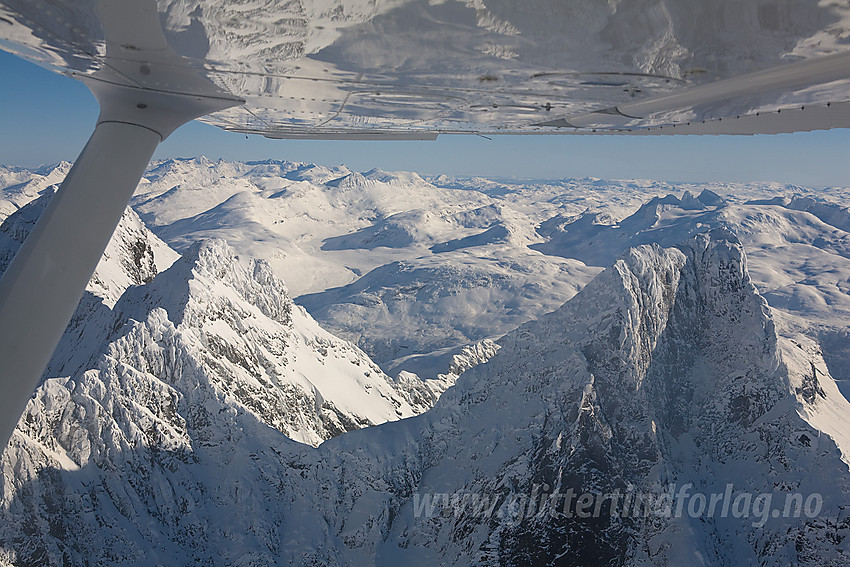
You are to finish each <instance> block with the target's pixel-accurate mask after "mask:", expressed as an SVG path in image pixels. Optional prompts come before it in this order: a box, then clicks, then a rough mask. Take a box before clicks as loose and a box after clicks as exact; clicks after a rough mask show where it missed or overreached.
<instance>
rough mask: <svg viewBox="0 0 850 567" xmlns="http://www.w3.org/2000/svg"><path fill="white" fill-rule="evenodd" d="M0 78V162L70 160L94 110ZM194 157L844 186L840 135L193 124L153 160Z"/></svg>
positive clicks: (76, 88) (53, 79)
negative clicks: (339, 134) (249, 128)
mask: <svg viewBox="0 0 850 567" xmlns="http://www.w3.org/2000/svg"><path fill="white" fill-rule="evenodd" d="M0 77H2V83H1V84H2V88H0V163H3V164H6V165H21V166H28V167H29V166H35V165H39V164H49V163H55V162H57V161H59V160H63V159H64V160H69V161H72V160H73V159H75V158H76V156H77V154H78V153H79V152H80V150H81V149H82V147H83V146H84V145H85V142H86V140H87V138H88V136H89V134H90V133H91V131H92V129H93V128H94V123H95V119H96V117H97V103H96V102H95V100H94V98H93V97H92V95H91V94H90V93H89V92H88V90H87V89H86V87H85V86H84V85H82V84H81V83H79V82H77V81H75V80H73V79H69V78H67V77H63V76H61V75H57V74H55V73H52V72H49V71H46V70H44V69H42V68H40V67H38V66H36V65H33V64H31V63H28V62H26V61H23V60H21V59H19V58H17V57H15V56H13V55H10V54H8V53H6V52H3V51H0ZM199 155H205V156H207V157H210V158H219V157H222V158H225V159H231V160H260V159H269V158H271V159H282V160H291V161H305V162H312V163H319V164H323V165H338V164H345V165H347V166H348V167H349V168H351V169H354V170H360V171H365V170H367V169H371V168H373V167H380V168H382V169H386V170H406V171H417V172H419V173H426V174H438V173H446V174H449V175H481V176H493V177H517V178H523V179H544V178H545V179H555V178H562V177H588V176H592V177H601V178H608V179H624V178H643V179H660V180H668V181H778V182H782V183H794V184H798V185H807V186H823V185H840V186H850V130H847V129H836V130H830V131H826V132H812V133H798V134H781V135H777V136H752V137H751V136H746V137H735V136H677V137H670V138H661V137H659V138H637V137H635V138H630V137H617V136H600V137H589V136H581V137H578V136H576V137H573V136H500V137H495V138H493V139H492V140H487V139H484V138H482V137H478V136H441V137H440V138H438V139H437V140H436V141H433V142H350V141H349V142H342V141H339V142H337V141H333V142H328V141H304V140H267V139H265V138H262V137H260V136H249V137H248V138H246V137H245V136H244V135H239V134H233V133H228V132H224V131H221V130H219V129H217V128H214V127H211V126H206V125H204V124H200V123H197V122H193V123H190V124H188V125H186V126H183V127H182V128H180V129H179V130H178V131H177V132H175V133H174V134H173V135H172V136H171V137H170V138H169V139H168V140H166V141H165V142H164V143H163V144H162V145H161V146H160V148H159V150H158V151H157V153H156V155H155V157H156V158H165V157H191V156H199Z"/></svg>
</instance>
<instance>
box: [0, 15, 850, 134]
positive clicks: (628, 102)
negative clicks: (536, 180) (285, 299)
mask: <svg viewBox="0 0 850 567" xmlns="http://www.w3.org/2000/svg"><path fill="white" fill-rule="evenodd" d="M116 5H117V6H119V7H120V9H118V10H116V8H115V6H116ZM125 20H126V21H125ZM137 20H147V21H151V22H154V25H155V26H156V27H158V28H159V29H158V30H156V33H153V34H151V33H149V34H146V35H145V34H140V33H134V32H133V31H132V30H133V29H134V22H135V21H137ZM122 22H123V25H124V28H126V29H125V33H123V34H122V35H121V40H120V41H111V36H114V35H115V34H114V31H113V32H110V33H107V32H106V31H104V30H106V29H110V30H114V29H115V28H116V27H118V28H121V25H122ZM128 22H129V23H128ZM848 22H850V6H848V3H847V2H831V3H824V2H821V3H816V2H811V1H808V0H784V1H765V0H714V1H700V2H697V1H694V0H676V1H670V0H625V1H622V2H611V3H588V2H586V1H583V0H566V1H565V0H529V1H525V2H511V1H507V0H463V1H456V0H443V1H439V0H394V1H377V2H376V1H366V0H339V1H336V2H329V1H325V0H312V1H311V0H293V1H290V2H276V1H273V0H246V1H244V2H239V3H233V2H225V1H223V0H159V1H156V0H137V1H135V2H129V1H127V0H122V1H116V2H107V1H106V0H102V1H101V0H82V1H77V2H71V1H70V0H0V47H2V48H3V49H6V50H8V51H11V52H13V53H16V54H18V55H20V56H22V57H25V58H27V59H30V60H32V61H35V62H36V63H39V64H41V65H43V66H46V67H49V68H52V69H54V70H56V71H59V72H62V73H67V74H71V75H74V76H76V77H78V78H83V79H85V80H88V81H105V82H111V83H118V84H122V85H128V86H133V87H138V88H143V89H153V90H163V91H168V92H179V93H184V94H198V95H200V96H209V95H210V94H211V93H218V94H224V95H225V96H229V97H238V98H240V99H243V100H244V101H245V104H244V105H242V106H240V107H235V108H230V109H227V110H224V111H221V112H218V113H215V114H212V115H209V116H207V117H205V118H203V119H202V120H203V121H204V122H208V123H210V124H213V125H215V126H218V127H221V128H224V129H226V130H231V131H235V132H243V133H251V134H261V135H265V136H269V137H273V138H344V139H381V138H389V139H429V138H433V137H434V136H435V135H437V134H440V133H476V134H565V133H567V134H594V133H595V134H600V133H613V134H649V135H654V134H754V133H778V132H792V131H798V130H813V129H824V128H831V127H841V126H850V111H849V110H848V106H847V105H848V103H850V83H848V81H850V46H848V42H847V38H848V36H850V24H848ZM131 24H133V25H131ZM142 29H148V28H144V26H143V27H142ZM151 37H153V39H151Z"/></svg>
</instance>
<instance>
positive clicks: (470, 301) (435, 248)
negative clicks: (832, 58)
mask: <svg viewBox="0 0 850 567" xmlns="http://www.w3.org/2000/svg"><path fill="white" fill-rule="evenodd" d="M67 170H68V164H60V165H59V166H57V167H55V168H50V167H47V168H41V169H38V170H25V169H21V168H9V167H5V168H4V167H0V190H2V191H0V270H2V269H4V268H5V265H6V264H7V263H8V261H9V260H10V258H11V257H12V256H13V254H14V253H15V251H16V250H17V248H18V246H20V242H22V241H23V239H24V238H25V236H26V234H27V233H28V231H29V230H30V229H31V227H32V225H33V223H34V221H35V219H36V218H37V217H38V215H39V214H40V211H41V210H43V208H44V206H45V205H46V203H47V201H48V200H49V199H50V197H51V196H52V194H53V188H54V186H55V184H57V183H59V182H61V179H62V177H63V176H64V174H65V173H66V172H67ZM847 197H848V190H846V189H843V188H830V189H818V190H813V189H806V188H801V187H790V186H782V185H778V184H762V185H757V184H750V185H718V184H707V185H696V184H669V183H660V182H652V181H613V182H612V181H604V180H598V179H566V180H558V181H529V182H517V181H505V180H488V179H479V178H475V179H454V178H447V177H444V176H440V177H434V178H428V179H425V178H422V177H420V176H418V175H416V174H412V173H388V172H383V171H379V170H373V171H369V172H365V173H358V172H351V171H348V170H347V169H345V168H342V167H340V168H326V167H322V166H316V165H309V164H296V163H289V162H261V163H229V162H211V161H209V160H205V159H203V158H199V159H193V160H167V161H163V162H159V163H155V164H154V165H153V166H152V167H151V168H150V170H149V172H148V173H147V174H146V176H145V178H144V180H143V182H142V183H141V185H140V187H139V190H138V191H137V194H136V196H135V198H134V201H133V203H132V208H130V209H128V211H127V212H126V213H125V215H124V218H123V219H122V221H121V224H120V226H119V228H118V230H117V231H116V234H115V236H114V237H113V239H112V241H111V242H110V244H109V247H108V249H107V253H106V254H105V255H104V258H103V259H102V261H101V263H100V264H99V265H98V268H97V270H96V272H95V276H94V277H93V278H92V281H91V282H90V284H89V286H88V288H87V291H86V295H85V297H84V298H83V301H82V302H81V304H80V307H79V308H78V310H77V313H76V314H75V317H74V319H73V320H72V322H71V324H70V325H69V327H68V329H67V330H66V333H65V335H64V336H63V339H62V342H61V343H60V346H59V348H58V349H57V352H56V354H55V355H54V358H53V360H52V361H51V363H50V366H49V367H48V370H47V372H46V373H45V377H44V380H43V382H42V385H41V386H40V387H39V389H38V390H37V391H36V392H35V394H34V396H33V398H32V400H31V401H30V404H29V405H28V407H27V410H26V412H25V414H24V416H23V417H22V418H21V421H20V423H19V424H18V427H17V429H16V432H15V434H14V436H13V438H12V441H11V442H10V444H9V446H8V447H7V448H6V450H5V451H4V453H3V455H2V460H0V467H2V477H0V516H1V517H2V521H0V563H8V564H12V565H43V564H51V565H52V564H63V563H70V564H84V563H89V564H94V565H151V564H157V563H162V564H174V563H179V564H193V563H199V564H215V565H289V564H297V565H397V564H405V565H433V564H438V563H442V564H446V565H469V564H488V565H489V564H493V565H495V564H523V565H524V564H541V565H546V564H559V565H561V564H563V565H586V564H588V563H593V562H596V563H604V564H609V565H627V566H645V565H647V566H648V565H670V566H673V565H682V564H688V565H740V564H747V565H749V564H753V565H792V564H796V565H835V566H839V565H845V564H847V562H848V559H850V558H848V555H850V545H849V544H848V542H850V539H848V537H847V536H848V535H850V533H848V530H850V521H848V519H847V516H846V514H845V512H844V511H843V510H844V509H845V508H846V506H847V505H848V504H850V501H848V492H849V491H850V468H848V463H850V403H848V401H847V400H846V399H845V395H847V394H850V370H848V369H850V330H849V329H848V321H850V209H848V208H847V203H848V199H847ZM284 282H286V283H284ZM841 388H844V394H845V395H842V392H841ZM380 424H382V425H380ZM672 485H675V486H677V487H682V486H685V485H688V486H689V487H690V488H689V490H690V492H691V493H700V494H716V493H717V494H719V493H723V492H724V491H725V490H726V489H727V487H728V486H729V485H732V486H733V487H734V493H735V495H741V494H750V495H760V494H771V495H773V499H774V502H775V503H781V502H783V501H784V499H785V498H786V497H787V496H788V495H789V494H801V495H805V496H810V495H813V494H817V495H819V496H820V498H821V506H820V509H819V510H818V513H817V514H814V515H812V516H811V517H810V516H809V515H805V514H803V515H799V514H798V517H784V516H782V515H781V514H779V515H767V516H765V517H764V519H763V521H758V520H759V518H754V517H753V516H752V515H747V516H740V515H737V516H736V515H734V514H733V515H727V516H725V517H720V515H713V516H705V515H703V516H700V515H696V516H691V515H688V514H684V515H680V516H678V517H669V516H650V517H643V516H638V517H634V516H616V515H611V514H602V515H599V516H598V517H594V518H591V519H587V518H580V517H577V516H576V515H572V514H564V513H557V512H558V510H554V509H553V506H555V504H553V503H555V502H557V500H553V499H552V498H548V499H546V498H544V499H542V500H539V495H540V493H541V491H542V492H545V493H546V494H548V495H551V494H555V495H558V494H565V493H566V492H567V491H568V490H572V491H574V492H575V493H577V494H579V493H592V494H612V493H627V492H632V491H638V492H641V493H649V494H653V493H655V494H657V493H659V492H661V491H662V490H663V489H664V487H668V486H672ZM543 487H546V488H543ZM464 494H466V495H476V498H479V497H486V498H488V499H489V500H488V501H491V502H493V503H494V507H493V508H492V509H491V510H490V511H489V512H487V513H484V512H482V511H481V510H478V511H477V512H476V511H475V510H473V509H471V508H470V509H465V508H458V507H457V506H456V505H449V506H446V507H445V509H437V510H436V513H433V514H429V513H423V510H425V511H426V512H427V507H426V508H423V505H422V502H423V500H422V499H423V498H430V497H431V496H433V495H447V496H446V497H447V498H449V496H448V495H454V496H453V497H457V496H458V495H464ZM529 500H534V501H535V502H539V503H540V508H539V510H538V509H537V508H535V513H533V514H532V513H530V512H529V513H525V512H524V510H526V506H525V504H527V503H528V501H529ZM446 502H448V500H447V501H446ZM456 502H457V500H456V499H455V503H456ZM518 502H520V503H525V504H522V505H521V506H520V507H517V506H518V505H517V503H518ZM691 502H693V500H692V501H691ZM506 503H512V504H511V505H507V504H506ZM776 505H777V506H780V504H776ZM528 510H531V508H528ZM431 511H432V512H433V511H434V510H433V509H432V510H431ZM538 511H540V513H537V512H538ZM561 512H563V510H561ZM754 514H755V512H754Z"/></svg>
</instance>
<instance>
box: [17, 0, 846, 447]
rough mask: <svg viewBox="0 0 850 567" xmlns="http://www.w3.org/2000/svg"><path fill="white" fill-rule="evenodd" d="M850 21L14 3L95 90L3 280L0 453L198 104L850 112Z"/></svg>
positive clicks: (685, 10)
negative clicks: (59, 176) (89, 120)
mask: <svg viewBox="0 0 850 567" xmlns="http://www.w3.org/2000/svg"><path fill="white" fill-rule="evenodd" d="M849 39H850V5H848V0H607V1H603V0H523V1H519V0H0V49H4V50H7V51H10V52H12V53H15V54H17V55H20V56H21V57H24V58H26V59H29V60H30V61H33V62H35V63H38V64H39V65H42V66H44V67H47V68H49V69H53V70H55V71H57V72H60V73H65V74H67V75H70V76H72V77H75V78H77V79H79V80H81V81H83V82H85V83H86V85H87V86H88V87H89V88H90V89H91V90H92V92H93V93H94V94H95V96H96V97H97V98H98V101H99V102H100V108H101V112H100V116H99V118H98V121H97V124H96V126H95V130H94V133H93V134H92V136H91V138H90V140H89V142H88V144H87V145H86V147H85V149H84V150H83V152H82V153H81V154H80V157H79V158H78V159H77V161H76V163H75V164H74V167H73V168H72V170H71V172H70V173H69V174H68V176H67V178H66V179H65V181H64V182H63V184H62V187H61V188H60V190H59V192H58V193H57V195H56V197H54V198H53V200H52V201H51V203H50V205H49V206H48V208H47V210H46V211H45V212H44V214H43V215H42V217H41V218H40V219H39V221H38V223H37V224H36V226H35V227H34V228H33V230H32V232H31V234H30V236H29V237H28V238H27V241H26V242H25V243H24V245H23V246H22V247H21V250H20V252H19V253H18V255H17V256H16V257H15V259H14V260H13V261H12V263H11V264H10V265H9V267H8V268H7V269H6V272H5V273H4V274H3V277H2V279H0V361H2V364H0V450H2V448H3V447H5V441H6V440H7V439H9V437H10V436H11V434H12V431H13V430H14V428H15V424H16V423H17V420H18V416H20V415H21V412H22V411H23V409H24V407H25V405H26V402H27V400H28V399H29V397H30V395H31V393H32V391H33V389H34V388H35V386H36V385H37V384H38V381H39V379H40V377H41V373H42V372H43V371H44V368H45V366H46V365H47V362H48V361H49V359H50V356H51V354H52V352H53V349H54V348H55V346H56V344H57V343H58V342H59V339H60V338H61V336H62V332H63V330H64V329H65V326H66V325H67V323H68V320H69V319H70V318H71V316H72V314H73V312H74V309H75V307H76V305H77V303H78V301H79V298H80V296H81V295H82V293H83V290H84V288H85V285H86V283H87V282H88V280H89V278H90V276H91V274H92V272H93V271H94V269H95V266H96V265H97V262H98V260H99V259H100V256H101V254H102V252H103V250H104V248H105V247H106V244H107V242H108V241H109V237H110V236H111V234H112V231H113V230H114V228H115V226H116V225H117V223H118V221H119V219H120V217H121V214H122V212H123V211H124V208H125V206H126V205H127V202H128V201H129V199H130V197H131V195H132V194H133V191H134V190H135V187H136V184H137V183H138V181H139V179H140V178H141V176H142V173H143V172H144V169H145V167H146V165H147V163H148V161H149V160H150V157H151V156H152V155H153V152H154V150H155V149H156V147H157V145H158V144H159V143H160V142H161V141H162V140H163V139H165V138H166V137H167V136H168V135H169V134H170V133H171V132H172V131H173V130H174V129H175V128H177V127H178V126H180V124H182V123H184V122H186V121H188V120H192V119H200V120H202V121H204V122H207V123H209V124H213V125H216V126H219V127H221V128H224V129H225V130H230V131H234V132H243V133H250V134H262V135H264V136H268V137H271V138H348V139H428V138H434V137H435V136H437V135H439V134H442V133H467V134H538V135H546V134H601V133H605V134H626V135H628V134H632V135H636V134H646V135H654V134H708V133H714V134H753V133H761V132H765V133H766V132H792V131H797V130H812V129H820V128H832V127H841V126H843V127H850V42H849V41H848V40H849ZM3 86H4V88H14V86H13V85H12V86H10V85H8V84H4V85H3Z"/></svg>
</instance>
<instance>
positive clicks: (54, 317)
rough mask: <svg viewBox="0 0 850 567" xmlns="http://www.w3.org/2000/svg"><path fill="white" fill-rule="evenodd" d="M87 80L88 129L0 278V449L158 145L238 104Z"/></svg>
mask: <svg viewBox="0 0 850 567" xmlns="http://www.w3.org/2000/svg"><path fill="white" fill-rule="evenodd" d="M86 82H87V84H88V86H89V88H91V90H92V92H94V94H95V96H96V97H97V98H98V101H99V102H100V107H101V113H100V118H99V119H98V123H97V126H96V127H95V130H94V133H93V134H92V136H91V138H90V139H89V141H88V143H87V144H86V146H85V148H84V149H83V151H82V153H81V154H80V156H79V158H77V161H76V163H75V164H74V167H73V168H72V169H71V171H70V173H68V176H67V177H66V178H65V181H64V182H63V183H62V185H61V187H60V188H59V191H58V192H57V193H56V195H55V196H54V197H53V199H52V200H51V202H50V204H49V205H48V207H47V209H46V210H45V211H44V213H43V214H42V215H41V218H39V220H38V222H37V223H36V225H35V227H34V228H33V230H32V232H31V233H30V235H29V237H28V238H27V240H26V241H25V242H24V244H23V246H21V249H20V251H19V252H18V254H17V256H15V258H14V260H13V261H12V263H11V264H10V265H9V267H8V269H7V270H6V272H5V274H3V277H2V279H0V454H2V450H3V449H5V447H6V445H7V443H8V440H9V439H10V437H11V435H12V432H13V431H14V428H15V425H16V424H17V422H18V419H19V417H20V415H21V413H22V412H23V410H24V408H25V407H26V404H27V401H28V400H29V398H30V397H31V396H32V392H33V390H34V389H35V388H36V387H37V386H38V384H39V381H40V379H41V375H42V373H43V372H44V369H45V367H46V366H47V363H48V362H49V361H50V357H51V355H52V354H53V351H54V349H55V348H56V345H57V344H58V343H59V340H60V339H61V338H62V333H63V331H64V330H65V327H66V326H67V325H68V321H70V319H71V317H72V315H73V314H74V310H75V309H76V307H77V304H78V303H79V301H80V298H81V297H82V294H83V291H84V290H85V287H86V284H87V283H88V281H89V278H91V275H92V273H93V272H94V269H95V268H96V267H97V263H98V261H99V260H100V257H101V255H102V254H103V251H104V249H105V248H106V245H107V243H108V242H109V239H110V238H111V236H112V233H113V232H114V231H115V227H116V226H117V225H118V221H119V220H121V215H122V214H123V212H124V209H125V208H126V206H127V203H128V202H129V200H130V197H131V196H132V195H133V192H134V191H135V189H136V185H137V184H138V183H139V180H140V179H141V177H142V174H143V173H144V171H145V168H146V167H147V164H148V162H149V161H150V158H151V156H152V155H153V152H154V150H155V149H156V147H157V146H158V145H159V143H160V142H161V141H162V140H164V139H165V138H166V137H167V136H168V135H169V134H170V133H171V132H172V131H173V130H174V129H176V128H177V127H179V126H180V125H181V124H184V123H185V122H188V121H189V120H192V119H193V118H196V117H198V116H201V115H204V114H209V113H210V112H214V111H216V110H221V109H223V108H227V107H230V106H234V105H236V104H239V103H240V102H241V101H239V100H236V99H230V98H214V97H202V96H195V95H180V94H172V93H163V92H158V91H152V90H148V89H140V88H134V87H127V86H122V85H116V84H112V83H106V82H103V81H98V80H94V79H89V80H87V81H86Z"/></svg>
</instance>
